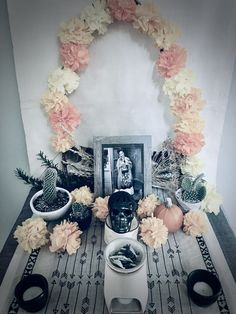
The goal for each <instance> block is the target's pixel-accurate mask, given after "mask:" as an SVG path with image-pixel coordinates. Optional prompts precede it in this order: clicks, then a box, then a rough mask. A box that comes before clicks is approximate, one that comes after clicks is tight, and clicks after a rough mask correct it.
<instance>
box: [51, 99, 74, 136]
mask: <svg viewBox="0 0 236 314" xmlns="http://www.w3.org/2000/svg"><path fill="white" fill-rule="evenodd" d="M49 122H50V124H51V126H52V128H53V130H55V131H56V132H62V131H68V132H73V131H74V130H75V129H76V127H77V126H78V125H79V124H80V113H79V111H78V110H77V109H76V108H75V107H74V106H73V105H72V104H70V103H68V104H66V105H65V106H64V107H62V108H61V110H58V111H51V112H50V114H49Z"/></svg>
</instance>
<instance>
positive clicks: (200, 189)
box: [175, 173, 206, 211]
mask: <svg viewBox="0 0 236 314" xmlns="http://www.w3.org/2000/svg"><path fill="white" fill-rule="evenodd" d="M203 176H204V174H202V173H201V174H199V175H198V176H197V177H196V178H194V177H191V176H184V177H183V179H182V182H181V188H180V189H179V190H177V191H176V193H175V195H176V199H177V201H178V203H179V204H180V206H181V207H182V209H183V210H184V211H189V210H191V209H199V208H200V205H201V202H202V200H203V199H204V198H205V196H206V187H205V180H204V179H203Z"/></svg>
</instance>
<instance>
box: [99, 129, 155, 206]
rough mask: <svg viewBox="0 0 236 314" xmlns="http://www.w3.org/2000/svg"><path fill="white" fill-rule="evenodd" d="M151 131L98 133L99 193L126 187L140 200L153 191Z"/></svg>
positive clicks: (107, 192) (104, 193) (125, 188)
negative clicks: (131, 133) (142, 132)
mask: <svg viewBox="0 0 236 314" xmlns="http://www.w3.org/2000/svg"><path fill="white" fill-rule="evenodd" d="M151 153H152V140H151V136H150V135H143V136H110V137H101V136H97V137H94V162H95V163H94V192H95V195H96V197H98V196H102V197H104V196H106V195H111V194H112V193H113V192H116V191H126V192H128V193H129V194H131V195H132V196H133V197H134V199H135V200H136V201H138V200H139V199H142V198H143V197H144V196H146V195H148V194H150V193H151V192H152V182H151Z"/></svg>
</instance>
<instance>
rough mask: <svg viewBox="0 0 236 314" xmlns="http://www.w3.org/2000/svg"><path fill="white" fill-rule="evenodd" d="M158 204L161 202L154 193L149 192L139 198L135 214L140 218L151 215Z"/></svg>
mask: <svg viewBox="0 0 236 314" xmlns="http://www.w3.org/2000/svg"><path fill="white" fill-rule="evenodd" d="M160 204H161V202H160V201H159V199H158V198H157V197H156V195H155V194H150V195H148V196H146V197H145V198H143V199H142V200H139V202H138V209H137V214H138V216H139V217H141V218H144V217H147V216H151V215H152V214H153V213H154V210H155V208H156V206H157V205H160Z"/></svg>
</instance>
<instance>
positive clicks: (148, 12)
mask: <svg viewBox="0 0 236 314" xmlns="http://www.w3.org/2000/svg"><path fill="white" fill-rule="evenodd" d="M161 23H162V21H161V17H160V15H159V9H158V7H157V6H156V4H154V3H147V4H142V5H138V6H136V14H135V17H134V21H133V26H134V28H136V29H138V30H140V31H141V32H143V33H147V34H148V35H151V34H152V33H154V32H156V31H158V30H159V29H160V27H161Z"/></svg>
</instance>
